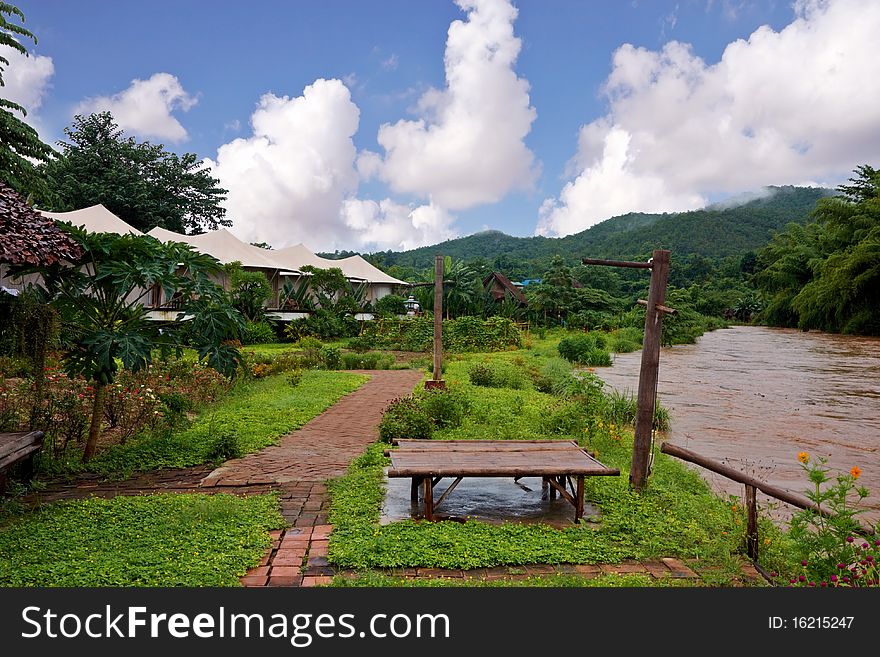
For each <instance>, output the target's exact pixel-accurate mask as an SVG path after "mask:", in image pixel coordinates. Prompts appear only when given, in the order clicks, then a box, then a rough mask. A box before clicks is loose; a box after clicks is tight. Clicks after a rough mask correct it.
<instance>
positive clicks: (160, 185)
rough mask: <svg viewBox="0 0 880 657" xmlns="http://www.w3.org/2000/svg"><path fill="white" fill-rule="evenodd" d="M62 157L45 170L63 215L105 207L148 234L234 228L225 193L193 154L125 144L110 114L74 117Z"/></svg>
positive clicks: (52, 202)
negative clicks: (160, 230)
mask: <svg viewBox="0 0 880 657" xmlns="http://www.w3.org/2000/svg"><path fill="white" fill-rule="evenodd" d="M64 133H65V134H66V135H67V139H68V141H61V142H59V146H60V147H61V155H60V156H59V157H58V158H56V159H54V160H53V161H51V162H49V163H48V164H46V165H45V166H44V167H43V171H44V173H45V175H46V178H47V180H48V182H49V184H50V187H51V189H52V191H53V195H52V196H50V197H48V198H46V199H44V203H45V205H46V206H48V209H52V210H55V211H59V212H65V211H70V210H79V209H80V208H84V207H88V206H90V205H96V204H98V203H101V204H103V205H104V206H105V207H106V208H107V209H108V210H110V211H111V212H113V213H114V214H116V215H117V216H119V217H120V218H122V219H123V220H124V221H126V222H128V223H129V224H130V225H132V226H134V227H135V228H137V229H138V230H141V231H143V232H147V231H149V230H150V229H151V228H153V227H155V226H160V227H161V228H165V229H167V230H173V231H175V232H178V233H200V232H204V231H205V230H215V229H217V228H219V227H220V226H231V225H232V222H231V221H230V220H229V219H227V218H226V209H225V208H224V207H223V206H222V205H221V203H222V202H223V200H224V199H225V198H226V190H225V189H222V188H220V187H219V186H218V185H219V180H217V179H216V178H213V177H212V176H211V172H210V170H209V169H206V168H205V167H204V165H203V163H202V161H201V160H200V159H198V157H197V156H196V155H195V154H194V153H184V154H183V155H177V154H176V153H172V152H169V151H166V150H165V148H164V147H163V146H162V145H161V144H151V143H150V142H148V141H144V142H139V141H137V140H136V139H135V138H134V137H126V136H125V135H124V133H123V131H122V130H121V129H120V128H119V126H118V125H117V123H116V122H115V121H114V119H113V116H112V115H111V114H110V113H109V112H100V113H96V114H91V115H89V116H82V115H77V116H76V117H75V118H74V121H73V124H72V125H71V126H69V127H67V128H65V130H64Z"/></svg>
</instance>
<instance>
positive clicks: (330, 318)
mask: <svg viewBox="0 0 880 657" xmlns="http://www.w3.org/2000/svg"><path fill="white" fill-rule="evenodd" d="M359 328H360V327H359V324H358V321H357V320H356V319H355V318H354V317H352V316H351V315H340V314H337V313H334V312H332V311H329V310H325V309H323V308H319V309H318V310H316V311H315V312H314V313H312V314H310V315H309V316H308V317H303V318H302V319H295V320H293V321H292V322H290V323H289V324H288V325H287V326H285V327H284V334H285V335H286V336H287V337H288V338H289V339H291V340H294V341H297V340H300V339H301V338H304V337H309V336H312V337H317V338H321V339H322V340H335V339H337V338H347V337H352V336H355V335H357V333H358V330H359Z"/></svg>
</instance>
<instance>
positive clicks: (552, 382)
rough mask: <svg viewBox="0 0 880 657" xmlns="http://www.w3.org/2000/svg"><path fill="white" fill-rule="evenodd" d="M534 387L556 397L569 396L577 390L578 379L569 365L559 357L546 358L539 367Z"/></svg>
mask: <svg viewBox="0 0 880 657" xmlns="http://www.w3.org/2000/svg"><path fill="white" fill-rule="evenodd" d="M538 376H539V380H538V381H536V387H537V388H538V390H540V391H541V392H546V393H549V394H552V395H555V396H557V397H570V396H572V395H573V394H575V393H576V392H577V389H578V379H577V377H575V376H574V374H572V372H571V365H569V364H568V363H567V362H566V361H564V360H562V359H561V358H553V359H550V360H548V361H547V362H546V363H545V364H544V366H543V367H542V368H541V370H540V373H539V375H538Z"/></svg>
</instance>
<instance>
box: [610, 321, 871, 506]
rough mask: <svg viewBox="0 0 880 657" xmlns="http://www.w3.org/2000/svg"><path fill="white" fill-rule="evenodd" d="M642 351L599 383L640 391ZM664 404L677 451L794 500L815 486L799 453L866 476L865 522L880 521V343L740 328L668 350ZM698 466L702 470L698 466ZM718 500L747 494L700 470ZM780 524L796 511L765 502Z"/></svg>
mask: <svg viewBox="0 0 880 657" xmlns="http://www.w3.org/2000/svg"><path fill="white" fill-rule="evenodd" d="M640 360H641V352H635V353H629V354H618V355H616V356H615V358H614V364H613V366H612V367H610V368H596V374H598V375H599V376H601V377H602V379H603V380H604V381H605V382H606V383H607V384H609V385H610V386H612V387H614V388H616V389H618V390H621V391H623V390H629V391H632V392H633V393H634V392H635V391H636V390H637V389H638V377H639V365H640ZM657 392H658V397H659V400H660V403H662V404H663V405H664V406H665V407H666V408H667V409H669V412H670V416H671V430H670V432H669V433H668V434H667V435H666V436H665V438H664V439H665V440H669V441H671V442H673V443H674V444H676V445H680V446H681V447H686V448H687V449H690V450H692V451H694V452H697V453H698V454H702V455H704V456H708V457H710V458H713V459H716V460H718V461H721V462H723V463H725V464H727V465H729V466H731V467H734V468H736V469H738V470H741V471H744V472H748V473H750V474H752V475H753V476H755V477H757V478H758V479H762V480H764V481H766V482H768V483H771V484H775V485H777V486H780V487H782V488H786V489H789V490H791V491H794V492H799V493H802V492H804V491H805V489H806V487H807V479H806V474H805V473H804V471H803V470H802V469H801V467H800V463H799V462H798V460H797V455H798V453H799V452H808V453H809V454H810V456H812V457H819V456H822V457H825V458H827V459H828V466H830V467H831V468H832V469H833V472H832V474H834V472H836V471H841V472H844V473H846V472H849V471H850V468H852V467H853V466H858V467H859V468H861V471H862V474H861V476H860V478H859V480H858V483H859V484H862V485H864V486H865V487H866V488H868V489H869V491H870V495H869V497H868V498H866V499H865V500H864V501H863V502H862V503H861V505H860V506H861V507H862V508H864V509H865V512H864V514H863V515H861V518H862V519H863V520H864V521H870V522H878V521H880V338H866V337H854V336H845V335H832V334H827V333H816V332H802V331H798V330H793V329H771V328H764V327H752V326H748V327H734V328H730V329H722V330H718V331H713V332H711V333H707V334H705V335H703V336H702V337H701V338H700V339H699V340H698V341H697V343H696V344H692V345H676V346H674V347H669V348H664V349H663V350H662V351H661V354H660V377H659V382H658V386H657ZM693 467H697V466H693ZM698 469H699V471H700V473H701V474H702V475H703V477H704V478H705V479H706V480H707V481H708V482H709V484H710V485H711V486H712V487H713V489H715V490H716V491H717V492H719V493H721V494H730V495H737V496H739V497H742V495H743V486H742V485H741V484H738V483H735V482H733V481H730V480H729V479H727V478H725V477H722V476H721V475H717V474H714V473H712V472H710V471H708V470H705V469H703V468H698ZM758 500H759V504H761V505H762V506H763V507H764V508H765V509H767V510H768V511H769V512H770V514H771V515H772V516H774V517H776V518H777V519H784V518H787V517H789V516H790V514H791V513H792V511H794V510H795V509H793V508H792V507H790V506H788V505H786V504H783V503H781V502H778V501H776V500H773V499H772V498H768V497H766V496H764V495H763V494H762V493H761V492H760V491H759V493H758Z"/></svg>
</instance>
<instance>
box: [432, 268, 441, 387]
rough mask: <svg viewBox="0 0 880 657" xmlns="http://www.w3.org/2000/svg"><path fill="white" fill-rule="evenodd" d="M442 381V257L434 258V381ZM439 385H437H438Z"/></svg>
mask: <svg viewBox="0 0 880 657" xmlns="http://www.w3.org/2000/svg"><path fill="white" fill-rule="evenodd" d="M442 380H443V256H442V255H436V256H434V381H442ZM438 385H439V384H438Z"/></svg>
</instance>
